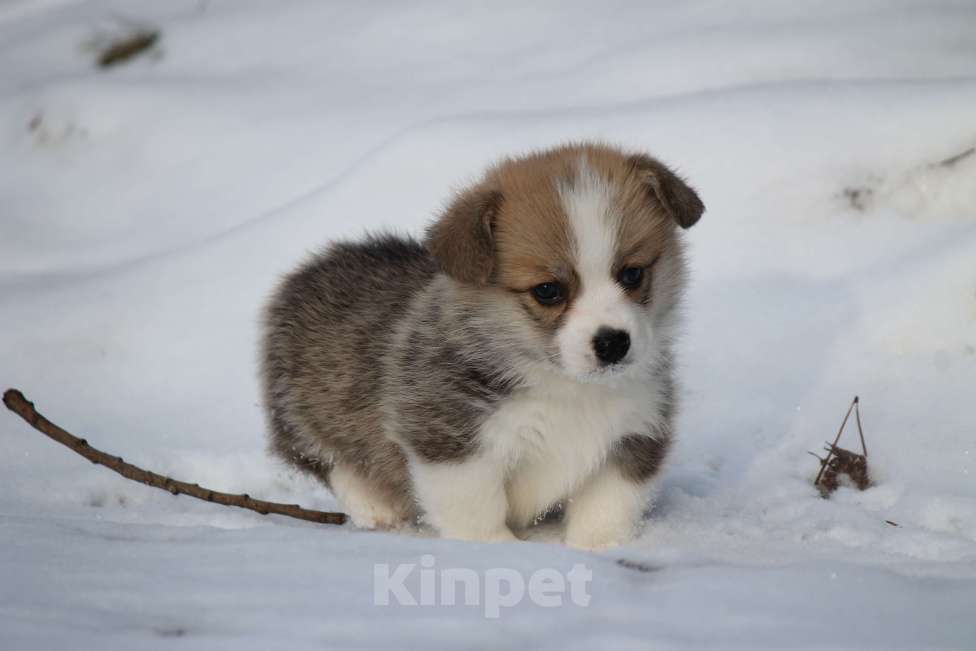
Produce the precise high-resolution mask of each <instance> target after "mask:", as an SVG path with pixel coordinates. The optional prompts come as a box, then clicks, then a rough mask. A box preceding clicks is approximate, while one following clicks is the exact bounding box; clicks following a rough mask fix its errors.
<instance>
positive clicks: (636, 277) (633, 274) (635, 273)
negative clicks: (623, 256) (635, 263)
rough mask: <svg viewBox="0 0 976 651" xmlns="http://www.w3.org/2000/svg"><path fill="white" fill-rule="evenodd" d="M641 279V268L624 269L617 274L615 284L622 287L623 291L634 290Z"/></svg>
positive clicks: (642, 270) (642, 272)
mask: <svg viewBox="0 0 976 651" xmlns="http://www.w3.org/2000/svg"><path fill="white" fill-rule="evenodd" d="M643 279H644V268H643V267H624V268H623V269H621V270H620V273H618V274H617V282H619V283H620V284H621V285H623V287H624V289H634V288H635V287H637V286H638V285H640V284H641V281H642V280H643Z"/></svg>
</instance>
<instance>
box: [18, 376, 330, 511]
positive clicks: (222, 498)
mask: <svg viewBox="0 0 976 651" xmlns="http://www.w3.org/2000/svg"><path fill="white" fill-rule="evenodd" d="M3 404H5V405H6V406H7V409H9V410H10V411H12V412H14V413H15V414H17V415H18V416H20V417H21V418H23V419H24V420H25V421H27V423H28V424H29V425H30V426H31V427H33V428H34V429H36V430H37V431H38V432H41V433H42V434H44V435H46V436H48V437H50V438H52V439H54V440H55V441H57V442H58V443H60V444H61V445H64V446H66V447H69V448H71V449H72V450H74V451H75V452H77V453H78V454H80V455H81V456H83V457H85V458H86V459H88V460H89V461H91V462H92V463H96V464H98V465H100V466H105V467H106V468H108V469H109V470H113V471H115V472H117V473H119V474H120V475H122V476H123V477H125V478H127V479H132V480H133V481H137V482H141V483H143V484H146V485H148V486H153V487H155V488H161V489H163V490H165V491H169V492H170V493H172V494H173V495H189V496H190V497H195V498H197V499H200V500H205V501H207V502H214V503H216V504H223V505H225V506H236V507H239V508H242V509H249V510H251V511H257V512H258V513H261V514H262V515H267V514H269V513H275V514H277V515H286V516H288V517H290V518H298V519H300V520H310V521H312V522H319V523H322V524H343V523H345V521H346V514H345V513H334V512H330V511H313V510H311V509H303V508H302V507H300V506H298V505H297V504H279V503H277V502H265V501H264V500H256V499H254V498H252V497H251V496H250V495H246V494H245V495H234V494H231V493H221V492H219V491H215V490H210V489H209V488H203V487H202V486H200V485H198V484H188V483H187V482H183V481H178V480H176V479H172V478H170V477H166V476H164V475H159V474H156V473H154V472H151V471H149V470H143V469H142V468H139V467H138V466H134V465H132V464H131V463H126V462H125V461H123V460H122V457H114V456H112V455H110V454H106V453H105V452H102V451H101V450H98V449H96V448H93V447H92V446H90V445H88V441H86V440H85V439H81V438H78V437H77V436H74V435H73V434H70V433H68V432H66V431H65V430H63V429H61V428H60V427H58V426H57V425H55V424H54V423H52V422H51V421H49V420H48V419H47V418H45V417H44V416H42V415H41V414H39V413H38V412H37V410H36V409H34V404H33V403H32V402H30V401H29V400H27V398H25V397H24V394H23V393H21V392H20V391H18V390H16V389H8V390H7V391H6V392H5V393H4V394H3Z"/></svg>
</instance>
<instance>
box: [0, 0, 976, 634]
mask: <svg viewBox="0 0 976 651" xmlns="http://www.w3.org/2000/svg"><path fill="white" fill-rule="evenodd" d="M132 24H137V25H142V24H148V25H153V26H156V27H158V28H160V29H161V30H162V40H161V42H160V46H159V48H158V49H159V51H158V52H157V53H156V55H154V56H146V57H142V58H138V59H134V60H133V61H132V62H130V63H128V64H125V65H121V66H118V67H116V68H112V69H109V70H99V69H97V68H96V67H95V66H94V63H93V62H94V58H95V55H94V54H93V52H92V44H93V43H95V42H97V41H99V40H102V41H104V39H105V38H106V37H110V36H112V35H114V34H118V33H120V32H122V31H124V30H125V29H126V26H127V25H129V26H131V25H132ZM974 25H976V6H974V5H973V4H972V3H970V2H926V3H918V2H887V1H886V2H881V1H876V2H872V1H865V2H859V3H818V2H805V1H804V2H792V3H774V2H758V1H752V2H743V3H735V5H734V6H732V5H727V4H725V3H716V2H695V3H673V4H669V3H600V4H599V6H598V5H597V4H595V3H591V4H587V3H571V4H564V3H560V4H558V5H557V4H541V5H540V4H532V5H531V6H528V5H527V6H523V5H520V4H516V3H512V4H505V5H500V4H498V3H493V4H491V5H477V6H475V5H467V4H464V5H462V4H450V5H435V4H425V3H411V4H406V3H402V4H401V3H387V4H380V3H367V4H360V5H332V4H326V3H318V2H314V1H312V0H307V1H291V2H287V3H268V2H258V1H257V0H237V1H235V2H228V1H226V0H225V1H218V0H211V1H210V2H199V1H198V0H192V1H182V0H180V1H173V2H167V3H152V2H149V1H148V0H130V1H128V2H121V1H119V2H106V1H99V2H95V1H84V2H82V1H72V0H46V1H43V2H42V1H39V0H37V1H33V2H28V1H27V0H8V1H7V2H5V3H3V4H0V64H2V65H0V170H2V172H3V173H2V174H0V324H2V326H0V330H2V336H0V382H3V383H4V384H5V385H6V386H16V387H18V388H20V389H22V390H23V391H24V392H25V393H26V394H27V395H28V397H30V398H32V399H33V400H35V402H36V403H37V405H38V407H39V408H40V409H41V410H42V411H43V412H44V413H46V414H47V415H48V416H49V417H50V418H52V419H53V420H54V421H55V422H58V423H59V424H61V425H63V426H65V427H66V428H68V429H69V430H72V431H74V432H76V433H78V434H79V435H83V436H86V437H87V438H88V439H89V440H90V441H91V442H92V443H93V444H94V445H96V446H99V447H102V448H104V449H106V450H109V451H111V452H113V453H116V454H121V455H122V456H124V457H125V458H126V459H129V460H131V461H133V462H135V463H140V464H143V465H146V466H149V467H152V468H153V469H154V470H157V471H159V472H163V473H168V474H172V475H173V476H176V477H178V478H186V479H189V480H191V481H196V482H200V483H202V484H204V485H207V486H211V487H213V488H216V489H220V490H226V491H232V492H249V493H251V494H253V495H255V496H261V497H265V498H267V499H277V500H282V501H288V502H300V503H302V504H303V505H305V506H309V507H312V508H331V507H334V506H335V504H334V502H333V500H332V498H331V496H330V495H329V494H328V492H327V491H326V490H325V489H323V488H321V487H319V486H317V485H315V484H314V483H313V482H311V481H310V480H307V479H304V478H301V477H296V476H294V475H292V474H291V473H289V472H288V471H287V470H286V469H285V468H283V467H282V466H280V465H279V464H277V463H276V462H274V461H272V460H271V459H270V458H269V457H268V456H267V454H266V451H265V439H264V431H263V421H262V414H261V410H260V408H259V405H258V394H257V386H256V378H255V375H256V370H255V367H256V364H255V357H256V336H257V314H258V310H259V306H260V305H261V303H262V301H263V300H264V298H265V297H266V296H267V295H268V293H269V291H270V289H271V287H272V286H273V284H274V282H275V281H276V279H277V278H278V277H279V276H280V275H281V274H282V273H285V272H286V271H287V270H288V269H290V268H291V267H292V266H293V265H295V264H296V263H297V261H299V260H300V259H302V258H303V256H305V255H307V253H308V252H309V251H312V250H315V249H316V248H317V247H319V246H321V245H322V244H323V243H325V242H327V241H329V240H330V239H333V238H336V237H348V236H356V235H358V234H361V233H362V232H363V231H364V230H365V229H379V228H394V229H397V230H400V231H404V232H419V230H420V229H421V228H422V226H423V225H424V224H425V223H426V221H427V220H428V219H430V217H431V216H432V215H434V214H435V213H436V212H437V210H438V209H439V208H440V206H442V205H443V202H444V200H445V199H446V198H447V197H448V195H449V191H450V189H451V188H456V187H459V186H461V185H463V184H464V183H465V182H466V181H468V180H470V179H471V178H473V177H474V176H475V175H476V174H477V173H478V171H479V170H480V169H482V168H483V167H484V166H485V165H486V164H487V163H489V162H490V161H492V160H493V159H495V158H496V157H499V156H502V155H505V154H510V153H513V152H520V151H524V150H526V149H530V148H533V147H542V146H546V145H551V144H555V143H559V142H563V141H566V140H570V139H584V138H599V139H603V140H607V141H610V142H614V143H619V144H623V145H626V146H628V147H632V148H641V149H647V150H649V151H651V152H653V153H654V154H655V155H657V156H659V157H661V158H662V159H664V160H666V161H668V162H670V163H672V164H674V165H675V166H676V167H678V168H679V169H680V170H681V171H682V172H683V173H684V174H685V175H686V176H688V177H689V179H690V180H691V181H692V183H693V184H694V185H695V186H696V187H697V188H698V189H699V190H700V193H701V195H702V197H703V199H704V200H705V203H706V205H707V206H708V211H707V212H706V214H705V217H704V218H703V220H702V221H701V223H700V224H699V225H697V226H696V227H695V228H694V229H692V230H691V231H689V233H688V240H689V243H690V245H691V256H692V257H691V260H692V270H693V283H692V286H691V289H690V292H689V296H688V304H687V307H686V310H685V311H686V314H687V334H686V336H685V338H684V340H683V342H682V345H681V367H682V368H681V377H682V380H683V385H684V389H683V396H684V405H683V409H682V412H681V416H680V421H679V428H678V431H679V436H680V439H679V443H678V446H677V449H676V452H675V454H674V457H673V459H672V461H671V464H670V466H669V468H668V471H667V474H666V476H665V478H664V481H663V485H662V488H661V492H660V495H659V498H658V501H657V503H656V506H655V508H654V510H653V511H652V513H651V516H650V519H649V521H648V525H647V528H646V531H645V533H644V535H643V536H642V537H641V539H640V540H638V541H636V542H634V543H633V544H631V545H629V546H627V547H625V548H622V549H618V550H613V551H608V552H605V553H600V554H588V553H583V552H578V551H574V550H570V549H567V548H565V547H562V546H560V545H558V544H554V543H553V542H552V541H553V540H554V539H555V538H557V537H558V532H557V531H554V530H552V528H546V527H543V528H542V529H540V530H539V531H538V532H536V534H535V536H534V540H533V542H527V543H522V544H517V545H494V546H492V545H478V544H467V543H460V542H455V541H445V540H437V539H433V538H430V537H426V536H424V535H395V534H390V533H373V532H363V531H356V530H354V529H352V528H350V527H342V528H335V527H324V526H316V525H311V524H307V523H302V522H296V521H288V520H285V519H280V518H263V517H262V516H260V515H257V514H252V513H248V512H243V511H240V512H239V511H237V510H232V509H227V508H222V507H215V506H211V505H208V504H205V503H202V502H196V501H194V500H190V499H189V498H174V497H172V496H170V495H168V494H166V493H163V492H160V491H156V490H153V489H149V488H146V487H142V486H139V485H137V484H134V483H132V482H128V481H125V480H123V479H121V478H119V477H118V476H116V475H114V474H112V473H111V472H109V471H107V470H105V469H102V468H96V467H93V466H92V465H91V464H89V463H87V462H85V461H84V460H83V459H81V458H80V457H77V456H75V455H73V454H71V453H70V452H68V451H67V450H64V449H62V448H59V447H57V446H55V445H54V444H53V443H51V442H50V441H48V440H46V439H44V438H43V437H42V436H40V435H39V434H37V433H35V432H33V431H32V430H30V429H29V428H28V427H27V426H26V425H25V424H23V423H22V422H20V421H19V419H17V418H16V417H15V416H13V415H12V414H7V415H3V416H0V445H2V449H3V451H4V453H3V454H2V455H0V578H2V581H0V646H2V647H3V648H4V649H21V648H23V649H27V648H30V649H46V648H59V647H63V646H80V647H82V648H94V647H98V648H103V649H115V648H119V649H130V648H134V647H138V648H157V647H160V648H161V647H177V646H178V647H181V648H206V649H213V648H225V647H231V646H233V647H234V648H236V649H245V648H255V649H264V648H268V647H285V648H290V649H301V648H321V647H333V648H391V647H394V646H395V647H404V648H411V647H420V646H423V647H424V648H457V647H475V648H480V647H488V646H508V647H515V648H523V647H530V646H531V647H532V648H558V649H574V648H581V649H582V648H594V647H598V648H621V649H624V648H647V647H648V646H653V647H654V648H687V647H704V646H707V647H710V648H736V647H737V648H750V649H759V648H783V647H786V646H789V647H816V648H871V647H873V648H892V647H904V648H923V647H924V648H935V647H939V648H960V649H962V648H973V647H974V646H976V619H974V618H973V616H972V615H973V612H974V604H976V411H974V410H973V408H972V401H973V397H974V395H976V394H974V387H976V155H971V156H968V157H963V158H961V159H959V160H958V161H956V162H954V163H952V164H940V162H941V161H946V160H948V159H951V158H952V157H953V156H955V155H957V154H960V153H963V152H965V151H967V150H968V149H969V148H971V147H973V146H974V145H976V123H974V120H973V117H974V116H976V64H974V62H976V41H974V40H973V39H972V34H973V26H974ZM855 394H858V395H860V396H861V400H862V415H863V420H864V426H865V430H866V435H867V442H868V446H869V453H870V457H869V458H870V463H871V469H872V472H873V475H874V479H875V481H876V483H875V486H873V487H872V488H870V489H869V490H867V491H865V492H858V491H855V490H852V489H849V488H842V489H840V490H839V491H838V492H837V493H836V494H835V495H834V497H832V498H831V499H830V500H823V499H820V497H819V496H818V495H817V493H816V491H815V490H814V488H813V487H812V485H811V479H812V477H813V475H814V474H815V471H816V462H815V460H814V459H813V458H812V457H810V456H809V455H808V454H807V453H806V452H807V451H808V450H817V449H819V448H820V446H822V444H823V441H824V440H826V439H828V438H830V437H832V436H833V435H834V434H835V433H836V428H837V427H838V425H839V422H840V419H841V418H842V417H843V414H844V410H845V409H846V408H847V405H848V404H849V401H850V400H851V398H852V397H853V396H854V395H855ZM850 434H852V432H849V433H848V436H849V435H850ZM854 440H855V439H854V438H853V437H852V438H849V439H845V440H844V443H846V444H848V445H849V446H851V447H853V446H854ZM886 521H891V522H894V523H897V525H898V526H893V525H891V524H888V523H887V522H886ZM425 554H431V555H433V556H434V558H435V559H436V563H437V567H439V568H448V567H461V568H469V569H472V570H474V571H475V572H476V573H478V574H479V576H482V577H484V576H486V572H488V571H489V570H491V569H492V568H508V569H511V570H515V571H516V572H518V573H520V574H521V575H522V576H524V577H525V579H526V581H528V579H529V577H530V576H531V575H532V573H533V572H535V571H537V570H539V569H540V568H553V569H555V570H557V571H559V572H561V573H566V572H568V571H569V570H570V569H571V568H572V566H573V565H574V564H578V563H582V564H585V565H586V566H587V567H588V568H589V569H590V570H591V571H592V582H591V584H590V594H591V597H592V598H591V600H590V602H589V604H588V605H586V606H577V605H574V604H569V603H566V604H564V605H563V606H561V607H558V608H545V607H542V606H539V605H537V604H534V603H531V601H530V600H528V599H525V600H522V601H521V602H520V603H519V604H518V605H516V606H513V607H511V608H503V609H502V611H501V613H500V616H499V617H498V618H497V619H489V618H486V617H485V616H484V609H483V607H480V606H464V605H458V606H446V605H440V606H417V607H406V606H395V605H391V606H377V605H374V603H373V599H374V595H373V587H374V586H373V572H374V566H375V565H376V564H389V565H390V566H391V567H392V566H396V565H397V564H398V563H419V562H420V561H419V559H420V558H421V557H422V556H423V555H425ZM618 561H623V562H622V563H620V562H618Z"/></svg>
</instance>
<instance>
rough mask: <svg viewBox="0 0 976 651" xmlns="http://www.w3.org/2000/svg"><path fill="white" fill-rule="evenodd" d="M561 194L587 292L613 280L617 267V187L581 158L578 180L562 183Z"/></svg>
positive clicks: (580, 274) (577, 269)
mask: <svg viewBox="0 0 976 651" xmlns="http://www.w3.org/2000/svg"><path fill="white" fill-rule="evenodd" d="M558 191H559V200H560V202H561V203H562V206H563V210H564V211H565V212H566V216H567V217H568V218H569V226H570V228H571V229H572V232H573V239H574V241H575V245H576V273H577V274H578V275H579V276H580V280H582V282H583V286H584V291H585V288H586V286H587V285H590V286H592V285H593V284H594V283H597V282H599V281H602V280H605V279H607V278H609V274H610V270H611V269H612V268H613V260H614V255H615V252H616V248H617V223H618V217H617V215H616V214H614V212H613V211H614V209H615V208H614V201H613V188H612V187H611V186H610V182H609V181H608V180H607V179H604V178H603V177H601V176H600V175H599V174H598V173H597V172H596V171H594V170H593V168H592V167H590V165H589V164H588V163H587V161H586V158H584V157H580V159H579V163H578V167H577V176H576V179H575V181H574V182H571V183H561V184H560V185H559V187H558ZM588 281H589V282H588Z"/></svg>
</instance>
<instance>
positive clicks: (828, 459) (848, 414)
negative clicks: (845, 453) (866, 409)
mask: <svg viewBox="0 0 976 651" xmlns="http://www.w3.org/2000/svg"><path fill="white" fill-rule="evenodd" d="M858 401H859V400H858V397H857V396H854V400H853V401H852V402H851V406H850V407H848V408H847V413H846V414H845V415H844V421H843V422H842V423H841V424H840V429H839V430H837V436H836V437H834V442H833V443H831V444H830V447H828V448H827V457H826V458H825V459H823V464H822V465H821V466H820V472H818V473H817V478H816V479H814V480H813V483H814V485H819V484H820V478H821V477H822V476H823V473H824V470H826V468H827V464H828V463H829V462H830V455H831V454H833V451H834V448H836V447H837V444H838V443H839V442H840V435H841V434H843V433H844V426H845V425H847V419H848V418H850V417H851V412H852V411H854V407H855V406H856V405H857V403H858Z"/></svg>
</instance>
